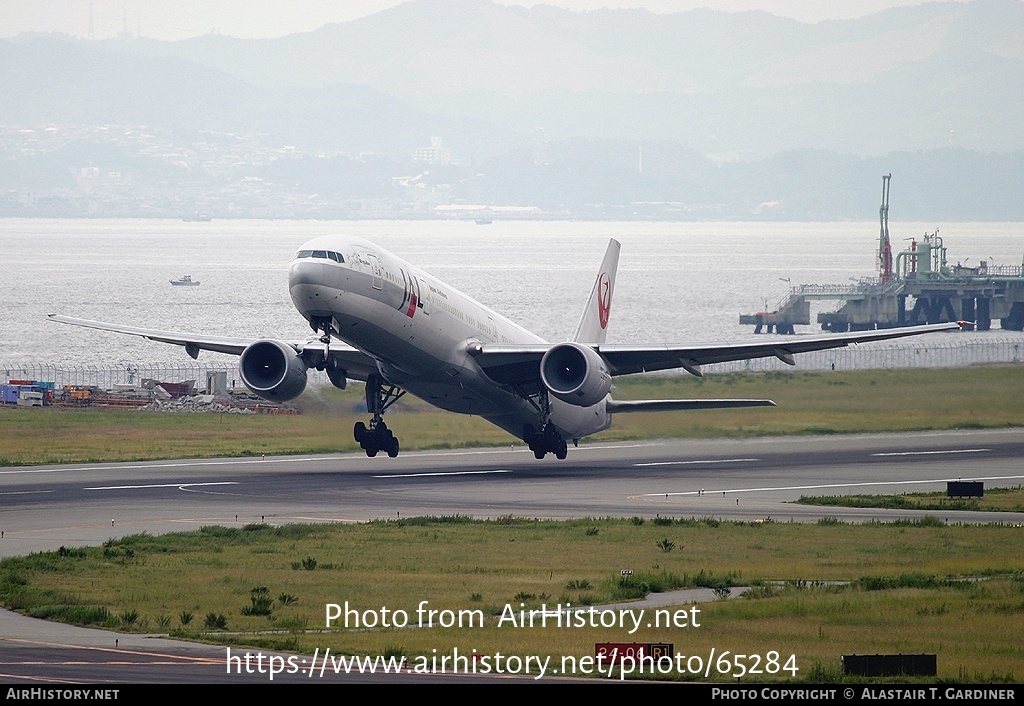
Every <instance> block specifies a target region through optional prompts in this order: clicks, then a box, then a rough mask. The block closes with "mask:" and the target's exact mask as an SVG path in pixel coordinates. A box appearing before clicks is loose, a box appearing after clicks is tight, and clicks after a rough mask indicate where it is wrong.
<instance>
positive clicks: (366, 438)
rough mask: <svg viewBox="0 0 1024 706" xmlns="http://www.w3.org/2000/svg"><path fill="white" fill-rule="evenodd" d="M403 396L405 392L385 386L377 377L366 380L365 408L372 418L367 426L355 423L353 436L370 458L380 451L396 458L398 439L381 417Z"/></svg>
mask: <svg viewBox="0 0 1024 706" xmlns="http://www.w3.org/2000/svg"><path fill="white" fill-rule="evenodd" d="M404 394H405V390H401V389H399V388H397V387H395V386H394V385H386V384H385V383H384V380H383V379H381V378H380V377H379V376H377V375H372V376H370V377H369V378H367V380H366V408H367V409H368V410H369V411H370V414H372V415H373V417H372V418H371V419H370V425H369V426H367V425H366V424H364V423H363V422H356V426H355V429H353V436H355V439H356V442H357V443H358V444H359V445H360V446H362V447H363V450H364V451H366V455H367V456H369V457H370V458H373V457H374V456H376V455H377V454H378V453H379V452H380V451H386V452H387V454H388V456H390V457H391V458H395V457H396V456H398V450H399V446H398V437H397V436H395V435H394V434H393V433H392V432H391V430H390V429H388V425H387V424H385V423H384V419H383V415H384V411H385V410H386V409H387V408H388V407H390V406H391V405H392V404H394V403H395V401H396V400H398V398H400V397H401V396H402V395H404Z"/></svg>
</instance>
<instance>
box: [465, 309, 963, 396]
mask: <svg viewBox="0 0 1024 706" xmlns="http://www.w3.org/2000/svg"><path fill="white" fill-rule="evenodd" d="M959 328H960V324H958V323H948V324H930V325H928V326H908V327H904V328H891V329H881V330H878V331H859V332H856V333H835V334H826V335H821V336H794V337H791V338H780V339H772V340H768V341H757V342H736V343H731V342H725V343H703V344H696V345H693V344H691V345H668V344H666V345H653V346H652V345H647V346H639V345H624V344H605V345H592V346H591V347H592V348H593V349H594V350H595V351H596V352H597V353H598V354H599V355H600V356H601V358H603V359H604V361H605V362H606V363H607V364H608V372H609V373H611V374H612V375H629V374H631V373H643V372H653V371H656V370H672V369H676V368H682V369H684V370H686V371H687V372H689V373H692V374H694V375H698V376H699V375H701V367H702V366H704V365H709V364H711V363H725V362H727V361H731V360H748V359H751V358H771V357H776V358H778V359H779V360H781V361H782V362H784V363H786V364H788V365H796V361H795V360H794V359H793V356H794V355H795V354H797V353H808V352H810V351H821V350H828V349H830V348H843V347H845V346H848V345H850V344H851V343H868V342H870V341H885V340H889V339H892V338H903V337H905V336H917V335H920V334H924V333H933V332H935V331H955V330H958V329H959ZM553 345H555V344H550V343H527V344H522V345H517V344H505V343H473V344H470V346H469V348H468V350H469V353H470V355H472V356H474V357H475V358H476V361H477V362H478V363H479V364H480V367H481V368H483V370H484V372H486V373H487V375H488V376H489V377H491V379H493V380H495V381H496V382H500V383H504V384H514V385H520V386H523V387H524V388H530V387H532V386H533V385H534V384H535V383H536V382H539V380H540V361H541V358H543V357H544V354H545V353H547V351H548V350H549V349H550V348H551V347H552V346H553Z"/></svg>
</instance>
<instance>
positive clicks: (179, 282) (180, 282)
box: [171, 275, 200, 287]
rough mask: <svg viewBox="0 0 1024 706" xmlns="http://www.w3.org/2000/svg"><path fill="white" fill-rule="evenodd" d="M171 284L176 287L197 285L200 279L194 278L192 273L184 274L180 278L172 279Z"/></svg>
mask: <svg viewBox="0 0 1024 706" xmlns="http://www.w3.org/2000/svg"><path fill="white" fill-rule="evenodd" d="M171 284H173V285H174V286H175V287H197V286H199V284H200V282H199V280H195V279H192V275H182V276H181V277H179V278H178V279H172V280H171Z"/></svg>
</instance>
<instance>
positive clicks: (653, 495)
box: [627, 475, 1024, 499]
mask: <svg viewBox="0 0 1024 706" xmlns="http://www.w3.org/2000/svg"><path fill="white" fill-rule="evenodd" d="M1021 478H1024V475H1015V476H985V477H980V478H961V479H957V480H975V481H977V480H1019V479H1021ZM950 480H953V479H952V478H932V479H928V480H881V481H865V482H863V483H823V484H820V485H780V486H775V487H764V488H717V489H715V488H705V489H703V490H684V491H676V492H671V491H670V492H668V493H639V494H637V495H629V496H627V497H628V498H629V499H636V498H658V497H661V498H664V497H666V496H670V495H702V494H703V495H705V496H709V495H714V494H716V493H763V492H769V491H781V490H823V489H827V488H861V487H867V486H875V485H917V484H925V483H945V482H947V481H950Z"/></svg>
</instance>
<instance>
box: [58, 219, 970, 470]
mask: <svg viewBox="0 0 1024 706" xmlns="http://www.w3.org/2000/svg"><path fill="white" fill-rule="evenodd" d="M618 261H619V243H618V242H617V241H615V240H612V241H610V242H609V244H608V250H607V252H606V253H605V256H604V260H603V262H602V263H601V268H600V270H599V271H598V274H597V277H596V278H595V280H594V288H593V290H592V292H591V294H590V299H589V300H588V302H587V305H586V308H585V309H584V311H583V316H582V318H581V319H580V323H579V326H578V327H577V329H576V333H575V335H574V336H573V339H572V340H571V341H567V342H564V343H548V342H546V341H544V340H543V339H541V338H540V337H538V336H536V335H534V334H532V333H530V332H529V331H527V330H526V329H524V328H522V327H521V326H519V325H517V324H515V323H514V322H512V321H509V320H508V319H506V318H504V317H503V316H500V315H499V314H497V313H495V312H494V311H492V310H490V309H488V308H487V307H485V306H484V305H483V304H480V303H479V302H477V301H476V300H474V299H472V298H470V297H468V296H466V295H465V294H463V293H462V292H459V291H457V290H455V289H453V288H452V287H449V286H448V285H446V284H444V283H443V282H441V281H440V280H438V279H436V278H434V277H432V276H430V275H429V274H427V273H426V272H424V271H422V270H420V269H418V268H417V267H414V266H413V265H411V264H409V263H408V262H406V261H405V260H402V259H401V258H399V257H398V256H396V255H393V254H391V253H390V252H388V251H387V250H385V249H383V248H381V247H379V246H377V245H375V244H374V243H371V242H369V241H366V240H362V239H359V238H352V237H344V236H323V237H319V238H316V239H314V240H311V241H309V242H308V243H306V244H305V245H303V246H302V247H301V248H300V249H299V251H298V253H297V254H296V256H295V260H294V261H293V262H292V264H291V268H290V270H289V273H288V287H289V292H290V294H291V298H292V302H293V303H294V304H295V308H296V309H298V310H299V313H300V314H302V316H303V317H304V318H305V319H306V320H307V321H308V322H309V325H310V327H311V328H312V329H313V330H314V331H316V332H317V333H319V334H321V335H320V336H319V337H313V338H311V339H310V340H308V341H282V340H276V339H264V340H252V339H240V338H223V337H216V336H203V335H191V334H185V333H174V332H170V331H158V330H153V329H144V328H137V327H134V326H120V325H117V324H108V323H102V322H98V321H89V320H86V319H76V318H72V317H68V316H59V315H57V314H50V318H51V319H52V320H54V321H59V322H62V323H67V324H76V325H78V326H86V327H90V328H96V329H102V330H105V331H115V332H118V333H126V334H132V335H136V336H143V337H145V338H148V339H151V340H154V341H161V342H164V343H173V344H176V345H179V346H184V347H185V351H186V352H187V353H188V354H189V355H190V356H192V357H193V358H196V357H198V356H199V351H201V350H209V351H218V352H221V353H230V354H233V355H239V356H241V358H240V360H239V369H240V375H241V378H242V381H243V382H244V383H245V385H246V387H248V388H249V390H251V391H252V392H253V393H255V394H257V395H259V396H260V397H263V398H265V399H268V400H273V401H275V402H284V401H287V400H291V399H294V398H295V397H298V396H299V395H300V394H301V393H302V391H303V390H304V389H305V387H306V371H307V370H309V369H310V368H314V369H316V370H325V371H326V372H327V375H328V377H329V378H330V380H331V382H332V383H333V384H334V385H336V386H337V387H340V388H344V387H345V384H346V382H347V380H360V381H363V382H365V383H366V406H367V409H368V411H369V413H370V415H371V416H370V420H369V423H364V422H357V423H356V425H355V430H354V435H355V440H356V441H357V442H358V443H359V444H360V446H362V448H363V449H364V450H365V451H366V455H367V456H376V455H377V454H378V453H379V452H381V451H384V452H386V453H387V454H388V455H389V456H392V457H394V456H397V455H398V451H399V443H398V438H397V437H396V436H395V435H394V434H393V433H392V432H391V430H390V429H389V428H388V426H387V424H385V423H384V419H383V415H384V412H385V410H387V408H388V407H389V406H390V405H391V404H392V403H393V402H394V401H395V400H397V399H398V398H399V397H401V396H402V395H404V394H405V393H406V392H411V393H412V394H414V395H416V396H417V397H420V398H422V399H424V400H426V401H427V402H430V403H431V404H433V405H436V406H437V407H441V408H442V409H446V410H449V411H452V412H459V413H461V414H475V415H478V416H481V417H484V418H485V419H487V420H489V421H490V422H492V423H494V424H496V425H497V426H499V427H501V428H502V429H505V430H506V431H508V432H509V433H510V434H512V435H514V436H516V437H518V438H520V439H523V440H524V441H525V442H526V443H527V444H528V445H529V447H530V449H531V450H532V451H533V452H534V455H535V456H536V457H537V458H538V459H541V458H544V456H545V455H546V454H548V453H551V454H554V455H555V456H556V457H558V458H565V457H566V448H567V442H568V441H572V442H573V443H574V444H576V443H578V442H579V440H580V439H581V438H583V437H585V436H589V435H590V434H595V433H597V432H599V431H602V430H604V429H607V428H608V427H609V426H610V425H611V423H612V416H613V415H614V414H616V413H623V412H634V411H661V410H695V409H712V408H722V407H757V406H774V403H773V402H772V401H771V400H743V399H725V400H711V399H698V400H646V401H633V402H624V401H616V400H614V399H612V397H611V394H610V392H611V387H612V378H613V377H614V376H616V375H626V374H629V373H638V372H644V371H654V370H668V369H674V368H682V369H684V370H686V371H687V372H689V373H692V374H694V375H701V366H703V365H706V364H710V363H721V362H725V361H730V360H745V359H748V358H765V357H771V356H775V357H778V358H779V359H781V360H782V361H784V362H786V363H788V364H790V365H793V364H794V360H793V355H794V354H796V353H805V352H807V351H814V350H823V349H828V348H840V347H843V346H846V345H849V344H850V343H861V342H867V341H878V340H882V339H889V338H899V337H902V336H913V335H917V334H921V333H928V332H931V331H945V330H948V329H955V328H957V327H958V326H957V324H935V325H930V326H917V327H912V328H898V329H887V330H880V331H865V332H858V333H849V334H832V335H821V336H798V337H793V338H786V339H767V340H764V341H759V342H756V343H715V344H696V345H693V344H689V345H621V344H606V343H605V337H606V334H607V330H608V322H609V316H610V313H611V305H612V294H613V292H614V290H615V272H616V269H617V267H618Z"/></svg>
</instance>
